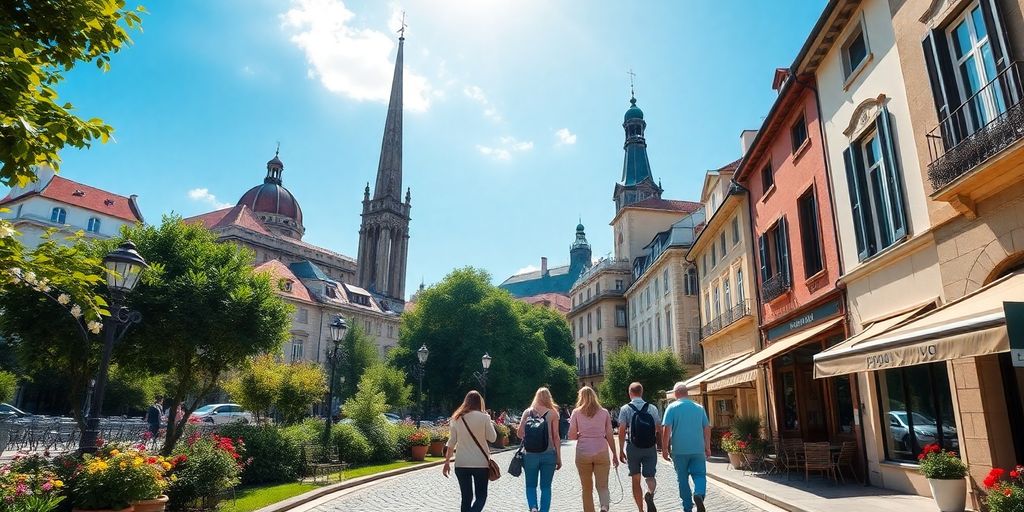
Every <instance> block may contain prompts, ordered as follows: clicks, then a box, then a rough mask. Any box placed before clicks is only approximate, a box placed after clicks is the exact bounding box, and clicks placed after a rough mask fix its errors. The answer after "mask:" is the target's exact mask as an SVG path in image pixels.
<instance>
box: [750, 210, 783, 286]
mask: <svg viewBox="0 0 1024 512" xmlns="http://www.w3.org/2000/svg"><path fill="white" fill-rule="evenodd" d="M757 246H758V255H759V256H760V257H759V258H758V259H759V260H760V264H761V281H762V282H763V283H765V285H766V287H767V282H768V280H770V279H772V278H778V279H779V280H781V283H780V284H782V285H783V286H784V289H788V288H789V283H790V279H789V277H790V274H789V232H788V229H787V227H786V218H785V217H781V218H779V221H778V222H776V223H775V225H774V226H772V227H771V228H770V229H768V231H766V232H765V234H763V235H761V236H760V237H758V239H757ZM777 296H778V295H776V296H775V297H777ZM775 297H772V298H775ZM766 300H771V299H766Z"/></svg>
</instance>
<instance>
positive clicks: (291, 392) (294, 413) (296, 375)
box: [276, 362, 327, 424]
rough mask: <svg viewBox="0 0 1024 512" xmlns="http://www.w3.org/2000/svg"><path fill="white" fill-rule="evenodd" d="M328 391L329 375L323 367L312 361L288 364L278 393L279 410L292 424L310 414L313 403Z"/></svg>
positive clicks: (286, 421)
mask: <svg viewBox="0 0 1024 512" xmlns="http://www.w3.org/2000/svg"><path fill="white" fill-rule="evenodd" d="M325 393H327V376H326V375H324V370H323V368H321V367H320V365H318V364H316V363H312V362H305V363H292V364H290V365H288V368H287V371H286V372H285V374H284V379H283V380H282V381H281V388H280V389H279V391H278V395H277V403H276V407H277V412H278V413H280V414H281V419H282V421H284V422H285V423H288V424H291V423H295V422H297V421H301V420H302V419H303V418H305V417H307V416H309V413H310V408H311V407H312V406H313V404H316V403H319V402H320V401H321V400H323V397H324V394H325Z"/></svg>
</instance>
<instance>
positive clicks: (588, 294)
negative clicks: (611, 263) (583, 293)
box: [587, 286, 590, 300]
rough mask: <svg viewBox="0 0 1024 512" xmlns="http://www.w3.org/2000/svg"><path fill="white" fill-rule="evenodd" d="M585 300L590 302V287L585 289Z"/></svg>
mask: <svg viewBox="0 0 1024 512" xmlns="http://www.w3.org/2000/svg"><path fill="white" fill-rule="evenodd" d="M587 300H590V287H589V286H588V287H587Z"/></svg>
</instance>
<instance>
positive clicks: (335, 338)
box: [324, 315, 348, 455]
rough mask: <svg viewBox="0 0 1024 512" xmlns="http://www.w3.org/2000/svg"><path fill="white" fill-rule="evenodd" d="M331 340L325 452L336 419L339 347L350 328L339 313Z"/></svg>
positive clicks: (327, 449)
mask: <svg viewBox="0 0 1024 512" xmlns="http://www.w3.org/2000/svg"><path fill="white" fill-rule="evenodd" d="M330 328H331V341H332V342H333V343H334V349H333V350H332V351H331V355H330V356H329V357H328V359H329V362H330V363H331V380H330V385H329V386H328V387H327V407H326V409H327V414H326V416H327V418H326V419H324V454H325V455H326V454H327V453H328V452H329V448H328V447H329V446H330V442H331V422H333V421H334V372H335V371H336V370H337V369H338V349H339V348H340V347H341V342H342V341H343V340H344V339H345V331H347V330H348V323H347V322H345V319H344V318H343V317H342V316H341V315H338V316H336V317H334V321H333V322H331V325H330ZM341 379H342V380H341V381H342V382H345V376H344V375H342V377H341Z"/></svg>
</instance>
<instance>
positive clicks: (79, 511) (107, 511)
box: [71, 506, 135, 512]
mask: <svg viewBox="0 0 1024 512" xmlns="http://www.w3.org/2000/svg"><path fill="white" fill-rule="evenodd" d="M71 512H135V509H134V508H132V507H131V506H129V507H128V508H123V509H121V510H113V509H109V508H104V509H86V508H72V509H71Z"/></svg>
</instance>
